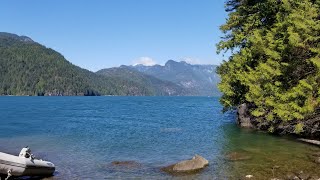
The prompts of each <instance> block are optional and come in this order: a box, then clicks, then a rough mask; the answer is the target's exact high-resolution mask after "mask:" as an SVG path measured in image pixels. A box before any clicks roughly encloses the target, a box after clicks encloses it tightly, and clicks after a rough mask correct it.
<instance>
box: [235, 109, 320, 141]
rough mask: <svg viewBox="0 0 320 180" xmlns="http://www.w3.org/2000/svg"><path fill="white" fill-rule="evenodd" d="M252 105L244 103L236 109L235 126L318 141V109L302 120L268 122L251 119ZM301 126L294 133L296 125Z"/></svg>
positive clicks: (319, 135) (260, 118)
mask: <svg viewBox="0 0 320 180" xmlns="http://www.w3.org/2000/svg"><path fill="white" fill-rule="evenodd" d="M252 108H253V105H252V104H248V103H244V104H241V105H239V106H238V108H237V124H238V125H239V126H240V127H242V128H250V129H256V130H261V131H268V132H272V133H274V134H278V135H290V134H291V135H294V136H297V137H300V138H307V139H311V140H320V109H317V110H316V112H315V113H313V114H311V115H309V116H307V117H306V118H305V119H303V120H290V121H280V120H273V121H268V120H266V119H265V118H264V117H259V118H256V117H253V116H252V115H250V110H251V109H252ZM299 123H300V124H303V130H302V131H301V132H300V133H299V134H297V133H295V129H296V125H297V124H299Z"/></svg>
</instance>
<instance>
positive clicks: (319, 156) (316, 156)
mask: <svg viewBox="0 0 320 180" xmlns="http://www.w3.org/2000/svg"><path fill="white" fill-rule="evenodd" d="M308 157H309V159H310V160H311V161H312V162H315V163H317V164H320V152H315V153H311V154H310V155H309V156H308Z"/></svg>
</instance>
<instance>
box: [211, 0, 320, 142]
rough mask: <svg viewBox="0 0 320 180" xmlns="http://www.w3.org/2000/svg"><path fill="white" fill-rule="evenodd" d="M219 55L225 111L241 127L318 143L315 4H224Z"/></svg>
mask: <svg viewBox="0 0 320 180" xmlns="http://www.w3.org/2000/svg"><path fill="white" fill-rule="evenodd" d="M226 8H227V11H228V12H229V18H228V19H227V22H226V23H225V24H224V25H223V26H221V30H222V31H223V32H224V34H225V36H224V38H223V40H222V41H221V42H220V43H219V44H218V51H219V52H221V51H232V52H233V53H232V55H231V56H230V58H229V60H228V61H225V62H223V64H222V65H221V66H220V67H219V68H218V70H217V72H218V74H219V75H221V83H220V84H219V89H220V90H221V91H222V93H223V96H222V98H221V103H222V104H223V105H224V108H225V110H230V109H234V108H236V107H238V122H239V124H240V125H241V126H245V127H250V128H255V129H260V130H264V131H268V132H270V133H276V134H298V135H299V136H305V137H311V138H315V139H319V138H320V96H319V95H320V89H319V87H320V1H318V0H293V1H287V0H268V1H242V0H229V1H227V4H226Z"/></svg>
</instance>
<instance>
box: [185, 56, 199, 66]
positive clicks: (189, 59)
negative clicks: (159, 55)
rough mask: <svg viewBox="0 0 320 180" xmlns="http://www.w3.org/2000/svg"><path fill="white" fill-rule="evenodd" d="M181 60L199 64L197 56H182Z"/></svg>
mask: <svg viewBox="0 0 320 180" xmlns="http://www.w3.org/2000/svg"><path fill="white" fill-rule="evenodd" d="M181 61H185V62H187V63H189V64H201V61H200V59H198V58H191V57H184V58H181Z"/></svg>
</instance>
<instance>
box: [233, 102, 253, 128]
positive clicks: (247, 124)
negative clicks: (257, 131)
mask: <svg viewBox="0 0 320 180" xmlns="http://www.w3.org/2000/svg"><path fill="white" fill-rule="evenodd" d="M248 110H249V105H248V104H246V103H244V104H241V105H240V106H238V111H237V115H238V116H237V117H238V118H237V124H238V125H239V126H240V127H243V128H253V127H254V126H253V124H252V120H251V119H252V118H251V116H250V114H249V111H248Z"/></svg>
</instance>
